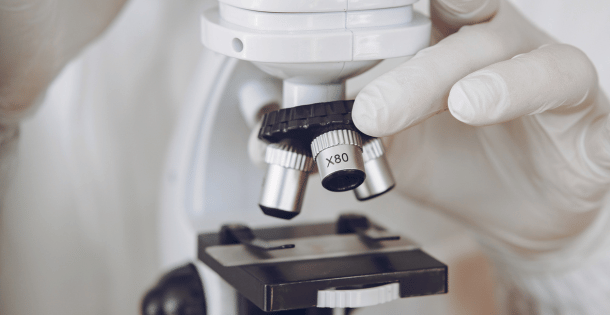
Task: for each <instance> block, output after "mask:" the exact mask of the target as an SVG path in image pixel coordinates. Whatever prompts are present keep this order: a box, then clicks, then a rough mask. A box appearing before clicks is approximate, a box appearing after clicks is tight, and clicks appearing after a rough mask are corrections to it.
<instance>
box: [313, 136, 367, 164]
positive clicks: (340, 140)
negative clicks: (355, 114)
mask: <svg viewBox="0 0 610 315" xmlns="http://www.w3.org/2000/svg"><path fill="white" fill-rule="evenodd" d="M342 144H348V145H355V146H358V147H359V148H360V149H362V137H360V134H359V133H358V132H355V131H353V130H346V129H340V130H331V131H328V132H325V133H323V134H321V135H319V136H317V137H316V138H315V139H313V141H312V142H311V155H312V156H313V158H314V160H315V159H316V157H317V156H318V154H319V153H320V152H322V151H323V150H325V149H328V148H330V147H334V146H337V145H342Z"/></svg>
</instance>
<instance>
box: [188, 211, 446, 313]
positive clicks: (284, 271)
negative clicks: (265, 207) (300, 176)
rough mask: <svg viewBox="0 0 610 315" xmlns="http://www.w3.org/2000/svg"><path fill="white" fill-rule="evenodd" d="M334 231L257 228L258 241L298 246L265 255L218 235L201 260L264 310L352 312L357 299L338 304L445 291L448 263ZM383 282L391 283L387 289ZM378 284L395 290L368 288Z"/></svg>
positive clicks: (326, 227) (204, 244)
mask: <svg viewBox="0 0 610 315" xmlns="http://www.w3.org/2000/svg"><path fill="white" fill-rule="evenodd" d="M365 219H366V218H365ZM340 220H341V219H340ZM373 226H374V225H373ZM337 231H338V223H324V224H311V225H300V226H283V227H278V228H265V229H257V230H252V232H253V234H254V237H255V238H256V240H257V241H256V242H258V240H264V241H261V242H262V243H267V242H268V243H269V244H272V245H279V244H287V243H290V245H294V246H293V247H294V248H287V249H279V250H266V251H265V250H259V249H256V248H253V246H248V245H244V244H228V245H222V244H221V241H220V240H221V238H222V236H221V235H220V233H212V234H202V235H200V236H199V249H198V256H199V259H200V260H201V261H202V262H204V263H205V264H206V265H208V266H209V267H210V268H211V269H212V270H214V271H215V272H216V273H218V275H220V276H221V277H222V278H223V279H224V280H225V281H227V282H228V283H229V284H231V285H232V286H233V287H234V288H235V289H236V290H237V291H238V292H239V293H241V294H242V295H243V296H245V297H246V298H248V299H249V300H250V301H251V302H252V303H254V304H255V305H257V306H258V307H259V308H260V309H262V310H263V311H266V312H269V311H281V310H294V309H303V308H309V307H316V306H318V307H322V306H324V307H328V306H329V305H331V306H332V305H334V306H335V307H338V306H342V305H345V306H343V307H349V306H350V305H358V302H353V301H352V302H350V301H347V302H345V301H339V299H344V298H346V297H347V299H348V300H349V299H350V298H352V299H353V297H354V296H358V297H359V296H364V295H365V294H373V295H374V296H373V297H374V299H377V297H376V296H377V295H379V296H380V298H379V299H381V302H379V303H382V302H385V301H388V299H389V300H391V299H393V298H388V297H385V296H386V295H387V296H389V295H395V298H398V297H400V298H405V297H411V296H422V295H431V294H442V293H446V292H447V266H446V265H445V264H443V263H441V262H439V261H438V260H436V259H434V258H433V257H431V256H430V255H428V254H426V253H425V252H423V251H422V250H420V249H418V248H417V247H416V246H415V244H413V243H412V242H411V241H409V240H408V239H406V238H404V237H401V238H400V239H397V240H381V241H370V240H368V241H367V240H366V239H365V237H363V234H362V233H363V231H361V230H359V232H358V233H345V231H343V232H342V233H341V234H338V233H337ZM384 232H385V231H384ZM396 283H397V284H398V285H391V284H396ZM383 285H386V286H384V288H382V287H381V286H383ZM375 287H379V288H380V290H386V288H385V287H387V290H391V289H390V287H391V288H392V290H395V291H396V292H390V291H383V292H382V293H380V292H381V291H379V290H378V291H379V292H374V291H371V289H373V288H375ZM367 290H368V291H371V292H373V293H371V292H368V291H367ZM365 291H366V292H365ZM325 292H331V294H330V295H329V294H327V293H325ZM334 292H337V294H340V295H337V294H334ZM350 292H352V293H350ZM388 292H390V293H388ZM345 294H347V295H345ZM349 294H351V295H352V297H350V296H349ZM384 294H385V295H384ZM388 294H389V295H388ZM324 296H325V297H326V301H324ZM335 296H336V297H337V301H334V300H333V301H331V302H332V303H331V304H328V303H329V302H328V299H329V297H330V298H332V299H335ZM321 299H322V301H321ZM342 303H343V304H342ZM345 303H347V304H345ZM350 303H356V304H350ZM370 305H372V304H370Z"/></svg>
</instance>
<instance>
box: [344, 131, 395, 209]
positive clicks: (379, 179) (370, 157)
mask: <svg viewBox="0 0 610 315" xmlns="http://www.w3.org/2000/svg"><path fill="white" fill-rule="evenodd" d="M362 158H363V160H364V169H365V171H366V180H365V181H364V183H362V185H360V186H358V188H356V189H354V193H355V194H356V198H357V199H358V200H360V201H365V200H369V199H372V198H375V197H377V196H379V195H382V194H384V193H386V192H388V191H390V190H391V189H392V188H394V185H395V182H394V176H392V171H391V170H390V166H389V165H388V161H387V159H386V156H385V150H384V148H383V143H382V142H381V139H379V138H371V139H369V140H367V141H365V143H364V146H363V147H362Z"/></svg>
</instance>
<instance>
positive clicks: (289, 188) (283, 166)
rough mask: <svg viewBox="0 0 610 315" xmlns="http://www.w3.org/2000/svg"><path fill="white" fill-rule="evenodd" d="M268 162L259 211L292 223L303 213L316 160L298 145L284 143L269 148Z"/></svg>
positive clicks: (266, 157)
mask: <svg viewBox="0 0 610 315" xmlns="http://www.w3.org/2000/svg"><path fill="white" fill-rule="evenodd" d="M265 162H267V164H269V166H268V168H267V174H266V175H265V179H264V182H263V189H262V191H261V197H260V201H259V207H260V208H261V210H263V213H265V214H266V215H269V216H272V217H276V218H280V219H286V220H290V219H292V218H294V217H296V216H297V215H298V214H299V213H300V212H301V205H302V204H303V196H304V194H305V186H307V179H308V178H309V173H310V172H311V169H312V167H313V160H312V158H311V156H309V155H308V154H307V152H306V151H305V150H303V149H302V148H301V146H300V145H299V144H298V143H295V142H294V141H290V140H284V141H282V142H279V143H273V144H270V145H269V146H268V147H267V151H266V153H265Z"/></svg>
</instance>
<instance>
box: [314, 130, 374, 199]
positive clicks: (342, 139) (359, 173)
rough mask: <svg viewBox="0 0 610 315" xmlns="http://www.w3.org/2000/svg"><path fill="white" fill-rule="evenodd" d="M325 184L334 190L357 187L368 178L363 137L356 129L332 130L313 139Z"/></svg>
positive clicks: (316, 158)
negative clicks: (363, 154)
mask: <svg viewBox="0 0 610 315" xmlns="http://www.w3.org/2000/svg"><path fill="white" fill-rule="evenodd" d="M311 152H312V155H313V157H314V159H315V160H316V163H317V165H318V172H320V178H321V179H322V186H324V188H326V189H327V190H330V191H346V190H351V189H354V188H356V187H358V186H360V184H362V182H363V181H364V179H365V178H366V174H365V173H364V162H363V160H362V138H361V137H360V134H359V133H358V132H355V131H352V130H346V129H341V130H332V131H328V132H326V133H323V134H321V135H319V136H318V137H316V138H315V139H314V140H313V141H312V142H311Z"/></svg>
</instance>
